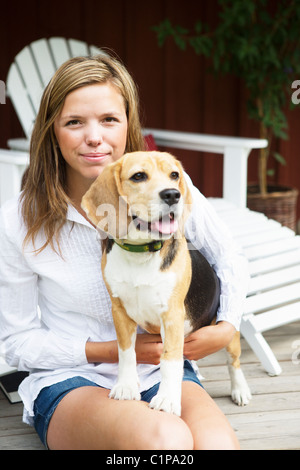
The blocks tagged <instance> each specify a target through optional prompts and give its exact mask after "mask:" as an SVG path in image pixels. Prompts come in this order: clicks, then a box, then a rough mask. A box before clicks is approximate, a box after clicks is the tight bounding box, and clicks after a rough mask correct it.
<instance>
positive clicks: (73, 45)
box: [6, 37, 106, 138]
mask: <svg viewBox="0 0 300 470" xmlns="http://www.w3.org/2000/svg"><path fill="white" fill-rule="evenodd" d="M97 54H103V55H106V53H105V52H104V51H102V50H101V49H98V48H97V47H95V46H89V45H87V44H86V43H85V42H83V41H78V40H77V39H65V38H60V37H53V38H50V39H39V40H37V41H34V42H32V43H31V44H29V45H28V46H26V47H25V48H24V49H22V50H21V52H19V53H18V55H17V56H16V57H15V60H14V62H13V63H12V65H11V66H10V68H9V71H8V75H7V81H6V89H7V95H8V96H9V97H10V99H11V101H12V103H13V106H14V108H15V111H16V113H17V115H18V118H19V120H20V123H21V125H22V127H23V130H24V132H25V135H26V137H27V138H30V135H31V132H32V127H33V124H34V121H35V118H36V115H37V112H38V109H39V105H40V100H41V96H42V93H43V91H44V88H45V87H46V85H47V83H48V82H49V80H50V78H51V77H52V75H53V74H54V72H55V71H56V70H57V69H58V68H59V67H60V65H61V64H63V63H64V62H65V61H66V60H68V59H70V58H72V57H76V56H88V55H97Z"/></svg>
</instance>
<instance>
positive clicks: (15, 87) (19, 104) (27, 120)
mask: <svg viewBox="0 0 300 470" xmlns="http://www.w3.org/2000/svg"><path fill="white" fill-rule="evenodd" d="M7 93H8V96H9V97H10V99H11V100H12V103H13V105H14V108H15V110H16V113H17V115H18V118H19V120H20V122H21V124H22V127H23V129H24V132H25V134H26V136H27V137H28V138H29V137H30V135H31V132H32V126H33V123H34V120H35V117H36V112H35V109H34V107H33V105H32V102H31V100H30V99H29V96H28V94H27V90H26V88H25V86H24V83H23V81H22V79H21V77H20V73H19V71H18V69H17V66H16V65H15V64H12V65H11V67H10V69H9V73H8V76H7Z"/></svg>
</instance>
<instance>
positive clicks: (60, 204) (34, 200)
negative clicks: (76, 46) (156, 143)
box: [21, 55, 145, 253]
mask: <svg viewBox="0 0 300 470" xmlns="http://www.w3.org/2000/svg"><path fill="white" fill-rule="evenodd" d="M107 82H109V83H111V84H113V85H114V86H115V87H116V88H117V89H118V91H119V92H120V93H121V95H122V96H123V98H124V103H125V109H126V115H127V121H128V131H127V142H126V149H125V152H133V151H137V150H144V149H145V144H144V139H143V136H142V132H141V124H140V119H139V101H138V93H137V89H136V86H135V84H134V81H133V79H132V78H131V76H130V74H129V73H128V71H127V70H126V68H125V67H124V65H123V64H121V62H120V61H118V60H116V59H115V58H113V57H111V56H108V55H107V56H106V55H99V56H93V57H75V58H73V59H70V60H68V61H67V62H65V63H64V64H63V65H62V66H61V67H60V68H59V69H58V70H57V71H56V73H55V74H54V76H53V78H52V79H51V80H50V82H49V84H48V86H47V87H46V89H45V91H44V93H43V96H42V99H41V104H40V109H39V112H38V115H37V118H36V121H35V125H34V128H33V132H32V137H31V143H30V164H29V168H28V170H27V172H26V177H25V178H24V183H23V192H22V195H21V201H22V216H23V219H24V223H25V225H26V229H27V234H26V237H25V240H24V244H26V243H28V242H29V241H31V242H32V243H33V245H34V242H35V239H36V236H37V234H38V232H39V231H40V230H41V229H43V230H44V234H45V237H46V242H45V243H44V245H43V246H42V247H39V248H38V249H37V250H36V252H37V253H39V252H41V251H42V250H43V249H44V248H45V247H46V246H47V245H48V244H49V243H50V245H51V247H52V248H53V249H55V248H54V243H53V240H54V239H55V240H56V242H57V244H58V247H59V232H60V230H61V228H62V226H63V225H64V223H65V220H66V215H67V209H68V204H69V202H70V200H69V198H68V195H67V191H66V166H65V160H64V158H63V157H62V155H61V153H60V150H59V148H58V146H57V145H56V144H57V141H56V137H55V134H54V121H55V119H56V118H57V116H58V115H59V114H60V112H61V110H62V108H63V105H64V101H65V98H66V96H67V95H68V94H69V93H70V92H72V91H74V90H76V89H78V88H80V87H84V86H88V85H92V84H95V83H107Z"/></svg>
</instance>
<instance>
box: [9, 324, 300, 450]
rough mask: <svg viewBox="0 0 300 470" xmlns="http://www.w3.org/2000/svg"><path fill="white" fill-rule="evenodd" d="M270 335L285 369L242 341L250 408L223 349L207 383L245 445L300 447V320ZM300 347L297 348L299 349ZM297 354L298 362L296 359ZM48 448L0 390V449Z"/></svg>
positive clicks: (207, 371) (208, 368) (207, 364)
mask: <svg viewBox="0 0 300 470" xmlns="http://www.w3.org/2000/svg"><path fill="white" fill-rule="evenodd" d="M265 337H266V338H267V341H268V342H269V344H270V345H271V347H272V349H273V351H274V353H275V355H276V357H277V359H278V360H279V362H280V365H281V367H282V369H283V372H282V374H281V375H280V376H277V377H269V376H268V375H267V374H266V372H265V371H264V369H263V368H262V367H261V365H260V363H259V361H258V359H257V358H256V356H255V354H254V353H253V351H252V350H251V349H250V348H249V346H248V345H247V343H246V342H245V341H244V340H242V349H243V354H242V367H243V370H244V373H245V376H246V378H247V380H248V383H249V386H250V388H251V391H252V394H253V398H252V401H251V403H250V404H249V405H248V406H246V407H238V406H236V405H234V404H233V403H232V402H231V399H230V398H229V394H230V382H229V377H228V372H227V367H226V366H225V354H224V353H223V352H222V351H220V352H218V353H216V354H213V355H211V356H209V357H207V358H205V359H203V360H201V361H199V366H200V372H201V374H202V375H203V376H204V377H205V380H204V381H203V384H204V386H205V388H206V390H207V391H208V392H209V393H210V394H211V396H212V397H213V398H214V399H215V401H216V402H217V404H218V405H219V406H220V408H221V409H222V410H223V412H224V413H225V414H226V416H227V417H228V419H229V421H230V423H231V425H232V426H233V428H234V429H235V431H236V434H237V436H238V438H239V440H240V443H241V448H242V449H245V450H249V449H250V450H258V449H261V450H269V449H277V450H286V449H297V450H300V364H297V363H296V362H297V360H296V359H297V358H298V361H300V322H297V323H292V324H289V325H286V326H283V327H281V328H277V329H275V330H273V331H269V332H268V333H267V334H266V335H265ZM297 351H298V353H297ZM293 358H294V361H293V360H292V359H293ZM5 449H11V450H21V449H25V450H29V449H32V450H40V449H43V446H42V444H41V443H40V441H39V438H38V437H37V435H36V433H35V431H34V430H33V428H31V427H29V426H27V425H25V424H23V423H22V405H21V404H15V405H11V404H9V402H8V401H7V400H6V399H5V397H4V395H3V394H2V393H1V392H0V450H5Z"/></svg>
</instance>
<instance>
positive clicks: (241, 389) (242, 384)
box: [230, 367, 252, 406]
mask: <svg viewBox="0 0 300 470" xmlns="http://www.w3.org/2000/svg"><path fill="white" fill-rule="evenodd" d="M230 377H231V398H232V401H233V402H234V403H236V404H237V405H238V406H245V405H248V403H249V402H250V400H251V398H252V395H251V391H250V389H249V387H248V384H247V381H246V379H245V376H244V374H243V372H242V370H241V369H234V368H233V367H232V370H231V373H230Z"/></svg>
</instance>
